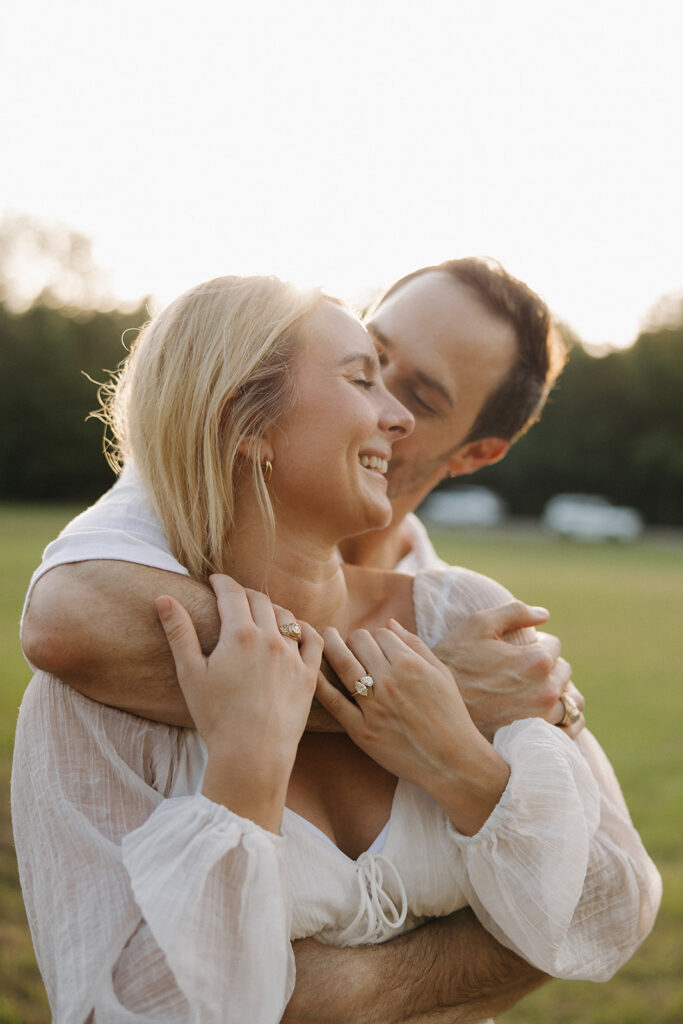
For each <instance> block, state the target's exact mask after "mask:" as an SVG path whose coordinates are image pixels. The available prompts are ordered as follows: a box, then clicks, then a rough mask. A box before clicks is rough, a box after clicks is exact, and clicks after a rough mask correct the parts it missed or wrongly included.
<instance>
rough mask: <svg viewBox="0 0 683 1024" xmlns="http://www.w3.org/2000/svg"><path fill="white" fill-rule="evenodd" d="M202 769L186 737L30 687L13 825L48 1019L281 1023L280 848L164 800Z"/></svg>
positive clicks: (284, 977) (248, 826) (40, 680)
mask: <svg viewBox="0 0 683 1024" xmlns="http://www.w3.org/2000/svg"><path fill="white" fill-rule="evenodd" d="M202 764H203V756H202V752H201V748H200V745H199V743H198V740H197V739H196V736H195V734H187V733H185V732H184V731H183V730H178V729H173V728H168V727H165V726H158V725H153V724H151V723H149V722H145V721H144V720H142V719H139V718H136V717H134V716H131V715H126V714H123V713H121V712H117V711H114V710H112V709H110V708H106V707H103V706H101V705H99V704H95V703H94V702H92V701H88V700H87V699H85V698H83V697H81V696H80V695H78V694H76V693H75V692H74V691H73V690H71V689H69V688H68V687H66V686H64V685H63V684H61V683H59V682H57V681H56V680H54V679H51V678H49V677H47V676H44V675H40V674H39V675H38V676H36V677H35V679H34V680H33V682H32V683H31V685H30V686H29V688H28V690H27V693H26V695H25V699H24V702H23V704H22V709H21V712H20V715H19V723H18V728H17V737H16V746H15V758H14V769H13V780H12V804H13V807H12V811H13V825H14V835H15V843H16V849H17V856H18V862H19V872H20V878H21V883H22V889H23V894H24V900H25V903H26V909H27V914H28V918H29V922H30V926H31V933H32V937H33V942H34V946H35V949H36V955H37V959H38V964H39V967H40V970H41V973H42V976H43V980H44V983H45V987H46V990H47V993H48V998H49V1000H50V1005H51V1008H52V1013H53V1016H54V1019H55V1020H64V1021H67V1020H68V1021H72V1020H73V1021H84V1020H86V1019H87V1018H88V1016H89V1014H90V1013H91V1012H94V1013H95V1018H96V1019H98V1018H99V1017H100V1016H101V1017H102V1018H103V1019H108V1020H121V1021H124V1020H127V1019H129V1016H128V1015H129V1014H132V1013H135V1014H137V1015H138V1016H136V1018H135V1019H136V1020H139V1021H141V1022H142V1021H150V1022H151V1021H158V1020H163V1021H164V1022H167V1024H187V1022H188V1021H191V1020H195V1019H196V1020H201V1021H202V1024H203V1022H204V1021H206V1022H208V1024H223V1022H224V1021H226V1020H228V1021H234V1022H236V1024H237V1022H240V1024H242V1022H244V1021H245V1020H256V1021H260V1022H263V1024H274V1022H276V1021H277V1020H279V1018H280V1016H281V1014H282V1012H283V1011H284V1007H285V1004H286V1002H287V999H288V997H289V995H290V994H291V991H292V987H293V983H294V963H293V958H292V955H291V947H290V942H289V909H288V908H289V895H288V891H287V886H286V884H285V880H284V877H283V875H284V872H283V842H284V841H283V840H282V839H281V838H280V837H279V836H275V835H273V834H272V833H270V832H268V831H266V830H265V829H261V828H259V827H258V826H256V825H254V824H253V823H252V822H248V821H245V820H244V819H241V818H239V817H238V816H237V815H235V814H232V813H231V812H230V811H228V810H227V808H225V807H223V806H220V805H218V804H216V803H213V802H212V801H210V800H208V799H207V798H206V797H203V796H197V797H192V796H188V797H170V798H164V795H163V794H164V793H170V792H183V786H185V787H186V788H185V792H187V791H188V790H187V783H188V782H192V781H193V780H195V782H196V781H197V780H198V779H199V778H200V777H201V776H200V772H201V765H202ZM174 787H175V788H174ZM231 880H233V881H235V880H236V881H238V882H239V884H233V885H232V886H231V884H230V882H231ZM263 957H265V958H266V959H267V961H268V963H269V964H270V966H271V970H269V972H268V973H267V975H266V976H265V977H264V976H263V974H262V972H261V970H260V966H259V967H256V968H255V967H254V965H255V964H257V965H260V964H261V959H262V958H263ZM250 965H251V970H250V969H249V968H250Z"/></svg>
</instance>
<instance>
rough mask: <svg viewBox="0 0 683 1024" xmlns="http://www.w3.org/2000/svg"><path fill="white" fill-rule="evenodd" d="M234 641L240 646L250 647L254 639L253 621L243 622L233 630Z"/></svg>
mask: <svg viewBox="0 0 683 1024" xmlns="http://www.w3.org/2000/svg"><path fill="white" fill-rule="evenodd" d="M234 637H235V641H236V642H237V643H238V644H240V645H241V646H242V647H251V646H252V645H253V643H254V641H255V639H256V627H255V626H254V625H253V623H245V624H244V625H241V626H238V627H237V629H236V630H235V634H234Z"/></svg>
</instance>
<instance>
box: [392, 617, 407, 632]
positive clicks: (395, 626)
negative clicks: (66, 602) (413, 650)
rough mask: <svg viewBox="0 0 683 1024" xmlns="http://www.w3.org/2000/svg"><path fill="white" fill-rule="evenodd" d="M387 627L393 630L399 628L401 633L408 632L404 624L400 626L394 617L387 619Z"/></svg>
mask: <svg viewBox="0 0 683 1024" xmlns="http://www.w3.org/2000/svg"><path fill="white" fill-rule="evenodd" d="M389 628H390V629H393V630H399V631H400V632H401V633H407V632H408V630H407V629H406V628H405V626H402V625H401V623H400V622H397V621H396V619H389Z"/></svg>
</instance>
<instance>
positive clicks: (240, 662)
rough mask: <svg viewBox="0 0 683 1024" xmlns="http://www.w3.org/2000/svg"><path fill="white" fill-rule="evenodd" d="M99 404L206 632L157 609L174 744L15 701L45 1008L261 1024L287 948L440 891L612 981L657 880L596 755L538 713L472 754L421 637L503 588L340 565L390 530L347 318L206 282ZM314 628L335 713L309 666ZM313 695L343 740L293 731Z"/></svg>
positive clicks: (83, 708) (277, 1005) (436, 897)
mask: <svg viewBox="0 0 683 1024" xmlns="http://www.w3.org/2000/svg"><path fill="white" fill-rule="evenodd" d="M110 408H111V419H112V422H113V424H114V429H115V433H116V437H117V440H118V444H119V449H120V451H121V453H122V455H123V457H124V458H125V459H126V460H130V459H134V460H135V462H136V464H137V467H138V470H139V471H140V472H141V474H142V477H143V479H144V481H145V482H146V485H147V487H148V490H149V493H150V495H151V497H152V499H153V501H154V503H155V506H156V508H157V511H158V513H159V515H160V517H161V520H162V522H163V525H164V528H165V530H166V532H167V535H168V537H169V539H170V542H171V546H172V549H173V553H174V555H175V556H176V557H177V558H178V559H179V560H180V561H181V562H182V563H183V564H185V565H186V566H187V567H188V568H189V569H190V571H191V573H192V574H193V575H195V576H197V577H200V578H207V577H210V578H211V582H212V585H213V586H214V589H215V590H216V593H217V596H218V598H219V608H220V611H221V617H222V623H223V627H222V632H221V639H220V641H219V644H218V647H217V648H216V650H215V651H214V652H213V653H212V655H211V656H210V657H209V658H208V659H205V658H204V657H203V655H202V654H201V652H200V650H199V647H198V643H197V641H196V637H195V636H194V632H193V629H192V627H191V624H190V622H189V620H188V618H187V616H186V615H185V613H184V612H183V610H182V609H181V608H180V607H179V606H178V605H177V604H176V603H175V602H173V601H172V600H171V599H170V598H160V600H159V602H158V611H159V614H160V617H161V619H162V622H163V624H164V628H165V629H166V632H167V636H168V639H169V642H170V644H171V646H172V650H173V652H174V656H175V658H176V662H177V666H178V675H179V679H180V682H181V685H182V687H183V691H184V694H185V697H186V700H187V702H188V705H189V707H190V710H191V712H192V714H193V718H194V720H195V722H196V724H197V728H198V733H196V732H194V731H191V730H183V729H178V728H172V727H168V726H162V725H156V724H154V723H150V722H147V721H143V720H141V719H136V718H134V717H133V716H130V715H126V714H124V713H122V712H118V711H115V710H113V709H111V708H107V707H104V706H101V705H97V704H93V702H91V701H89V700H87V699H86V698H83V697H81V696H80V695H78V694H75V693H74V692H73V691H70V690H69V689H68V688H66V687H64V686H63V685H62V684H60V683H59V682H57V681H56V680H54V679H50V678H47V677H41V676H40V675H38V676H37V677H36V678H35V679H34V681H33V683H32V684H31V686H30V687H29V690H28V691H27V696H26V699H25V701H24V704H23V705H22V711H21V715H20V721H19V728H18V734H17V748H16V754H15V776H14V792H13V805H14V817H15V835H16V842H17V850H18V853H19V857H20V867H21V873H22V884H23V885H24V889H25V894H26V899H27V908H28V911H29V918H30V922H31V927H32V931H33V935H34V941H35V944H36V949H37V953H38V957H39V962H40V964H41V970H42V971H43V975H44V978H45V981H46V986H47V988H48V994H49V995H50V1000H51V1004H52V1006H53V1011H54V1015H55V1018H56V1019H57V1020H74V1021H76V1020H85V1019H87V1018H88V1016H89V1014H91V1013H92V1014H94V1018H95V1019H96V1020H100V1019H103V1020H106V1019H112V1020H117V1021H119V1020H141V1019H150V1020H151V1019H159V1017H160V1016H161V1018H162V1019H163V1020H165V1021H174V1020H178V1021H186V1020H198V1021H202V1022H207V1021H208V1022H211V1021H214V1020H215V1021H225V1020H235V1021H237V1020H239V1021H250V1022H252V1021H253V1022H260V1021H277V1020H279V1019H280V1016H281V1015H282V1012H283V1009H284V1006H285V1004H286V1001H287V999H288V998H289V995H290V993H291V990H292V986H293V980H294V979H293V960H292V956H291V948H290V937H293V938H299V937H303V936H305V935H315V936H316V937H318V938H320V939H322V940H323V941H328V942H332V943H338V944H359V943H365V942H377V941H383V940H385V939H387V938H390V937H392V936H393V935H395V934H398V933H399V932H400V931H402V930H405V929H406V928H408V927H411V926H413V925H414V924H416V923H417V922H419V921H420V920H423V919H424V918H425V917H429V916H434V915H439V914H446V913H449V912H450V911H452V910H454V909H457V908H458V907H460V906H463V905H464V904H465V903H470V904H471V905H472V906H473V908H474V909H475V911H476V913H477V915H478V916H479V917H480V919H481V920H482V922H483V923H484V924H485V925H486V927H487V928H488V929H489V930H490V931H492V932H493V933H494V934H495V935H496V936H497V937H498V938H500V939H501V941H503V942H504V943H505V944H506V945H508V946H510V947H511V948H513V949H516V950H518V951H519V952H520V953H522V955H524V956H525V957H527V958H528V959H529V960H531V961H532V962H534V963H536V964H537V966H539V967H541V968H542V969H544V970H548V971H550V972H551V973H554V974H558V975H561V976H565V977H578V976H584V977H593V978H596V979H603V978H606V977H608V976H609V975H610V974H611V973H613V971H614V970H615V969H616V968H617V967H618V966H619V965H620V964H621V963H622V962H623V961H624V959H626V958H627V957H628V956H629V955H630V953H631V952H632V951H633V950H634V949H635V947H636V946H637V945H638V943H639V942H640V941H641V940H642V938H643V937H644V936H645V934H646V933H647V931H648V930H649V928H650V927H651V924H652V921H653V918H654V913H655V912H656V906H657V903H658V899H659V888H658V885H659V883H658V876H657V873H656V871H655V869H654V867H653V866H652V865H651V862H650V861H649V859H648V858H647V855H646V854H645V852H644V851H643V849H642V846H641V844H640V841H639V839H638V837H637V834H636V833H635V832H634V830H633V828H632V826H631V825H630V822H629V820H628V814H627V812H626V809H625V807H624V805H623V800H622V798H621V794H620V792H619V789H618V786H617V785H616V781H615V780H614V778H613V775H612V774H611V770H610V768H609V765H608V763H607V762H606V760H605V758H604V755H602V752H601V751H600V750H599V748H598V747H597V745H596V744H595V743H594V741H592V740H591V738H590V737H589V736H587V735H586V734H584V735H583V736H582V737H581V738H580V740H579V741H578V743H577V744H574V743H572V742H571V741H570V740H569V739H568V738H567V737H566V736H565V735H563V734H562V732H561V731H560V730H557V729H555V728H554V727H551V726H546V724H545V723H542V722H540V721H538V720H528V721H525V722H519V723H513V725H511V726H508V727H506V728H504V729H501V730H499V732H498V733H497V735H496V738H495V743H494V744H493V745H491V744H489V743H488V742H487V741H486V740H485V739H484V738H483V737H482V736H481V735H480V734H479V732H478V731H477V730H476V728H475V727H474V725H473V723H472V721H471V719H470V718H469V716H468V714H467V711H466V709H465V707H464V705H463V703H462V701H461V699H460V695H459V693H458V690H457V687H456V686H455V685H454V683H453V680H452V677H451V676H450V674H449V673H448V672H447V670H445V669H444V667H443V666H442V665H441V664H440V663H439V662H438V661H437V660H436V659H435V658H434V657H433V656H432V655H431V654H430V653H429V651H428V649H427V647H426V646H425V643H423V641H424V642H426V643H427V644H430V645H431V644H433V643H435V642H436V641H437V640H438V639H439V638H440V637H441V636H442V635H443V634H444V633H445V632H447V630H448V629H449V628H451V627H452V626H453V625H454V624H455V622H456V621H457V620H458V618H459V617H461V616H462V615H464V614H467V613H468V612H469V611H471V610H473V608H475V607H479V606H483V605H491V604H496V603H500V601H501V599H502V600H505V598H506V597H507V595H506V593H505V592H504V591H503V590H502V588H499V587H498V586H497V585H496V584H494V583H493V582H492V581H489V580H486V579H485V578H483V577H479V576H477V575H476V574H473V573H467V572H465V571H464V570H450V571H446V572H432V573H423V574H419V575H418V576H417V577H415V579H414V580H413V578H412V577H407V576H401V575H397V574H392V573H384V572H376V571H369V570H363V569H360V568H351V567H347V566H342V565H341V564H340V562H339V559H338V555H337V544H338V542H339V541H340V540H341V539H342V538H344V537H347V536H350V535H353V534H355V533H360V532H362V531H364V530H368V529H373V528H379V527H382V526H384V525H386V523H387V521H388V518H389V516H390V512H391V510H390V505H389V502H388V500H387V496H386V483H385V479H384V472H385V471H386V463H387V461H388V460H389V458H390V456H391V446H392V444H393V441H394V440H395V439H396V438H398V437H402V436H404V435H405V433H406V432H408V431H409V430H410V429H411V425H412V424H411V417H410V415H409V413H407V412H406V410H405V409H404V408H403V407H402V406H400V405H399V404H398V403H397V401H396V400H395V399H394V398H392V397H391V395H389V394H388V392H386V390H385V389H384V387H383V385H382V383H381V378H380V376H379V372H378V365H377V358H376V356H375V353H374V350H373V347H372V344H371V343H370V340H369V339H368V337H367V335H366V334H365V332H364V331H363V329H362V328H361V327H360V325H359V324H358V323H357V322H356V321H355V320H354V319H353V318H352V317H351V316H350V315H349V314H348V313H347V312H346V311H345V310H344V309H343V308H342V307H340V306H339V305H338V304H336V303H334V302H333V301H331V300H327V299H324V298H323V297H321V296H320V295H318V294H315V295H307V296H300V295H298V294H297V293H296V292H294V291H293V290H292V289H290V288H289V287H287V286H285V285H282V284H281V283H280V282H278V281H276V280H274V279H246V280H239V279H234V278H224V279H218V280H217V281H214V282H209V283H207V284H206V285H203V286H199V288H197V289H194V290H193V291H191V292H189V293H187V294H186V295H185V296H181V298H180V299H178V300H177V301H176V302H175V303H173V304H172V305H171V306H170V307H169V308H168V309H167V310H166V311H165V312H164V313H162V314H161V316H160V317H158V318H157V320H155V321H154V322H153V323H152V324H151V325H150V326H149V327H148V328H147V329H146V330H145V332H144V333H143V335H142V336H141V338H140V340H139V343H138V345H137V347H136V349H135V351H134V353H133V355H132V356H131V358H130V360H129V361H128V363H127V366H126V368H125V370H124V373H123V376H122V378H121V381H120V382H119V384H118V386H117V388H116V390H115V393H114V396H113V402H112V404H111V406H110ZM331 411H333V412H334V415H333V416H331V415H330V412H331ZM218 573H227V574H228V575H229V577H230V578H226V577H225V576H223V575H220V576H219V575H216V574H218ZM236 581H238V582H236ZM266 594H267V595H268V596H266ZM271 602H272V603H271ZM387 623H388V625H387ZM399 623H401V625H399ZM295 625H298V626H299V628H300V630H301V638H300V639H301V645H300V646H299V644H298V642H297V641H296V639H295V637H296V630H295V628H294V627H295ZM415 632H417V633H419V634H420V636H421V638H422V640H419V639H418V638H417V637H415V636H414V635H413V634H414V633H415ZM320 634H322V635H323V637H324V641H325V653H326V657H327V659H328V661H329V662H330V663H331V665H332V667H333V668H334V669H335V670H336V672H337V674H338V676H339V678H340V679H341V681H342V684H343V686H344V687H345V688H346V689H347V690H348V692H349V694H351V695H353V696H354V698H355V701H348V700H347V699H346V698H345V697H343V696H342V695H341V694H340V693H339V692H338V691H337V690H336V689H335V688H333V687H332V686H331V684H329V683H327V682H326V681H325V680H324V679H323V678H320V677H319V676H318V667H319V664H320V658H321V654H322V649H323V645H322V640H321V639H320ZM316 685H317V689H316ZM314 691H315V692H316V693H317V696H318V699H319V700H320V701H321V703H322V704H323V705H324V706H325V707H326V708H327V709H328V710H329V711H330V712H331V713H332V714H333V715H334V716H335V717H337V718H338V720H339V721H340V722H341V723H342V725H343V726H344V727H345V729H346V731H347V733H348V736H344V735H339V736H333V737H331V736H320V735H311V734H307V735H305V736H303V738H302V732H303V729H304V725H305V722H306V717H307V714H308V711H309V708H310V704H311V700H312V698H313V693H314ZM200 736H201V739H200ZM36 839H38V840H39V842H36ZM47 850H49V851H50V853H49V856H48V855H47V853H46V851H47ZM606 863H609V871H608V872H605V865H606ZM606 877H608V878H609V884H605V878H606ZM598 887H599V889H600V891H599V892H598V891H597V889H598ZM264 965H266V967H265V970H264Z"/></svg>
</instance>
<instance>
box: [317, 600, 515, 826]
mask: <svg viewBox="0 0 683 1024" xmlns="http://www.w3.org/2000/svg"><path fill="white" fill-rule="evenodd" d="M389 625H390V628H389V629H379V630H377V631H376V632H375V633H374V634H372V635H371V634H370V633H369V632H368V631H367V630H363V629H361V630H357V631H356V632H355V633H353V634H352V635H351V637H350V638H349V641H348V645H347V644H345V643H344V641H343V640H342V638H341V636H340V635H339V633H338V632H337V631H336V630H335V629H327V630H325V631H324V633H323V636H324V639H325V657H326V658H327V660H328V661H329V663H330V665H331V666H332V668H333V669H334V670H335V672H336V673H337V675H338V676H339V678H340V679H341V680H342V682H343V683H344V686H345V687H346V689H347V690H348V691H349V693H351V694H352V695H353V696H355V699H356V702H357V703H355V704H354V703H352V702H351V701H349V700H347V698H346V697H344V695H343V694H341V693H340V692H339V691H338V690H337V689H336V688H335V687H334V686H333V685H332V684H331V683H330V682H328V680H326V679H325V678H324V676H323V675H322V673H319V675H318V687H317V690H316V696H317V698H318V700H319V701H320V703H321V704H322V705H323V706H324V707H326V708H327V710H328V711H329V712H330V713H331V714H332V715H334V717H335V718H336V719H337V720H338V721H339V722H340V723H341V724H342V725H343V726H344V728H345V729H346V732H347V733H348V734H349V736H350V737H351V739H352V740H353V741H354V743H356V744H357V746H359V747H360V748H361V749H362V750H364V751H365V752H366V753H367V754H368V755H369V756H370V757H372V758H373V759H374V760H375V761H377V762H378V763H379V764H381V765H382V766H383V767H384V768H386V770H387V771H389V772H391V773H392V774H394V775H397V776H399V777H400V778H403V779H406V780H407V781H409V782H414V783H415V784H416V785H418V786H420V787H421V788H422V789H424V790H426V792H428V793H429V794H430V795H431V796H433V797H434V799H435V800H436V801H437V802H438V803H439V804H440V805H441V807H442V808H443V810H444V811H445V812H446V813H447V814H448V815H449V817H450V818H451V820H452V821H453V822H454V824H455V825H456V827H457V828H458V829H459V830H460V831H461V832H463V833H465V834H468V835H471V834H473V833H474V832H476V831H478V829H479V828H481V825H482V824H483V823H484V821H485V820H486V818H487V817H488V816H489V814H490V813H491V811H492V810H493V808H494V807H495V805H496V803H497V802H498V800H499V799H500V796H501V794H502V792H503V790H504V789H505V786H506V785H507V780H508V777H509V768H508V766H507V764H506V762H505V761H504V760H503V759H502V758H501V757H500V755H499V754H498V753H497V752H496V751H495V750H494V749H493V747H492V746H491V745H490V743H488V741H487V740H486V739H485V738H484V737H483V736H482V735H481V733H480V732H479V731H478V729H477V728H476V726H475V725H474V723H473V721H472V719H471V718H470V716H469V714H468V711H467V708H466V707H465V704H464V702H463V700H462V697H461V696H460V693H459V691H458V688H457V686H456V684H455V682H454V680H453V677H452V675H451V673H450V672H449V670H448V669H447V668H446V666H445V665H442V664H441V662H440V661H439V660H438V658H436V656H435V655H434V654H432V652H431V651H430V650H429V648H428V647H427V646H426V645H425V644H423V643H422V641H421V640H420V639H419V638H418V637H416V636H414V635H413V634H412V633H409V632H408V631H407V630H405V629H404V628H403V627H402V626H400V625H399V624H398V623H397V622H395V621H394V620H393V619H392V620H391V622H390V624H389ZM363 676H371V677H372V681H373V685H372V686H371V687H369V688H368V692H367V694H366V695H361V694H356V693H355V683H356V681H357V680H360V679H362V677H363Z"/></svg>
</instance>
